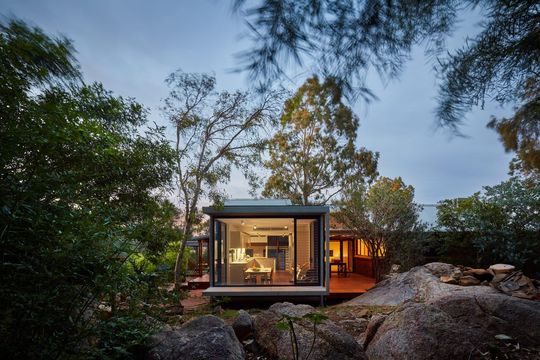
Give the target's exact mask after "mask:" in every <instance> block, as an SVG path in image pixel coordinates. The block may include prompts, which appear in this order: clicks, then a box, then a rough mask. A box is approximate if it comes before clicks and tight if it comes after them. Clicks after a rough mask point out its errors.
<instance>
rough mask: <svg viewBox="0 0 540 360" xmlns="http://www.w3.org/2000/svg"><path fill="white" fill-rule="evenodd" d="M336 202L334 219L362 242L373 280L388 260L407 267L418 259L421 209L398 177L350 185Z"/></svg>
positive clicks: (422, 237) (422, 234) (411, 190)
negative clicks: (367, 185)
mask: <svg viewBox="0 0 540 360" xmlns="http://www.w3.org/2000/svg"><path fill="white" fill-rule="evenodd" d="M336 205H337V207H338V209H337V211H336V218H337V219H338V221H340V222H341V223H343V224H344V225H345V227H346V228H348V229H351V230H352V231H353V232H354V234H355V235H356V236H357V237H358V238H359V239H363V240H364V241H365V243H366V245H367V247H368V250H369V253H370V256H372V258H373V269H374V273H375V274H374V275H375V277H376V278H377V279H380V278H381V277H382V275H383V272H384V271H386V269H387V268H388V265H390V264H392V263H398V264H400V265H401V266H402V268H403V269H405V270H407V269H409V268H410V267H412V266H415V265H417V264H419V263H420V262H421V261H422V249H423V245H424V242H425V241H426V239H425V225H424V224H423V223H421V221H420V220H419V213H420V210H421V208H420V206H418V205H416V204H415V203H414V188H413V187H412V186H410V185H405V183H404V182H403V181H402V180H401V178H396V179H389V178H386V177H381V178H379V179H378V180H377V181H376V182H375V183H374V184H373V185H372V186H370V187H366V186H363V185H361V184H354V186H351V187H349V188H347V190H346V191H345V193H344V196H343V199H342V200H340V201H339V202H338V203H337V204H336Z"/></svg>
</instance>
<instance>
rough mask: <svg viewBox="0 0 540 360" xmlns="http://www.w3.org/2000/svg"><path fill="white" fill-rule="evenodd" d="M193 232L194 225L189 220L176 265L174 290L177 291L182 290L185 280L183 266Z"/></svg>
mask: <svg viewBox="0 0 540 360" xmlns="http://www.w3.org/2000/svg"><path fill="white" fill-rule="evenodd" d="M191 230H192V224H191V223H190V222H189V220H188V223H187V224H186V227H185V228H184V232H183V236H182V240H180V248H179V249H178V254H177V255H176V262H175V264H174V288H175V289H176V290H180V287H181V286H182V282H183V280H184V279H183V278H182V266H183V265H184V252H185V250H186V244H187V242H188V241H189V240H191Z"/></svg>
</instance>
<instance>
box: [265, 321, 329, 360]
mask: <svg viewBox="0 0 540 360" xmlns="http://www.w3.org/2000/svg"><path fill="white" fill-rule="evenodd" d="M326 319H328V317H327V316H326V315H324V314H322V313H317V312H314V313H309V314H306V315H304V316H302V317H298V316H289V315H283V316H282V318H281V319H280V320H279V321H278V322H277V323H276V325H275V326H276V329H278V330H281V331H288V332H289V336H290V341H291V351H292V355H293V359H294V360H300V358H301V357H300V352H299V349H298V339H297V338H296V332H295V330H294V325H295V323H298V322H300V321H302V320H307V321H309V322H311V323H312V324H313V340H312V342H311V347H310V349H309V351H308V353H307V354H306V356H305V357H304V358H303V359H304V360H308V359H309V357H310V355H311V352H312V351H313V348H314V347H315V341H316V340H317V326H318V325H319V324H321V323H322V322H323V321H324V320H326Z"/></svg>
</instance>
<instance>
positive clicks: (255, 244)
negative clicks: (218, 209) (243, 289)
mask: <svg viewBox="0 0 540 360" xmlns="http://www.w3.org/2000/svg"><path fill="white" fill-rule="evenodd" d="M319 223H320V221H319V220H318V219H294V218H216V219H214V221H213V227H214V228H213V234H214V241H213V247H214V251H213V264H214V271H213V283H214V285H215V286H239V285H245V286H270V285H276V286H278V285H304V284H308V285H312V284H314V285H317V284H320V271H319V270H320V260H321V256H320V253H321V251H320V236H321V235H320V225H319Z"/></svg>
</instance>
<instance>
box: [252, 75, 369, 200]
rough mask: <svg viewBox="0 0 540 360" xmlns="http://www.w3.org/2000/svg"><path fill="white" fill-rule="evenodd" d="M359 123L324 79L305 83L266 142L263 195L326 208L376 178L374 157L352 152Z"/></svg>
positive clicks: (336, 89)
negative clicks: (355, 185) (344, 191)
mask: <svg viewBox="0 0 540 360" xmlns="http://www.w3.org/2000/svg"><path fill="white" fill-rule="evenodd" d="M357 129H358V118H357V117H356V116H355V115H354V113H353V112H352V110H351V109H350V108H349V107H347V106H346V105H345V104H343V102H342V101H341V94H340V90H339V87H338V86H336V84H335V82H334V81H333V80H332V79H330V78H327V79H326V80H325V81H324V82H323V83H320V82H319V79H318V78H317V77H312V78H310V79H308V80H307V81H306V82H305V83H304V84H303V85H302V86H301V87H300V88H299V89H298V91H297V92H296V93H295V94H294V95H293V96H292V97H291V98H289V99H288V100H287V101H286V102H285V107H284V110H283V113H282V116H281V127H280V129H279V130H278V131H277V132H276V133H275V135H274V136H273V138H272V140H271V141H270V142H269V143H268V158H267V159H266V161H265V162H264V166H265V167H266V169H268V170H269V171H270V176H269V177H268V179H267V181H266V184H265V186H264V190H263V193H262V194H263V195H264V196H268V197H284V198H288V199H290V200H292V201H293V202H294V203H297V204H303V205H307V204H326V203H328V202H329V201H330V200H331V199H332V198H334V197H335V196H336V195H338V194H339V193H340V192H341V190H342V189H343V187H345V186H347V185H348V184H350V183H352V182H363V181H366V180H367V181H369V180H370V179H372V178H373V177H374V176H376V174H377V159H378V154H377V153H373V152H371V151H368V150H366V149H365V148H357V146H356V140H357Z"/></svg>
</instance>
